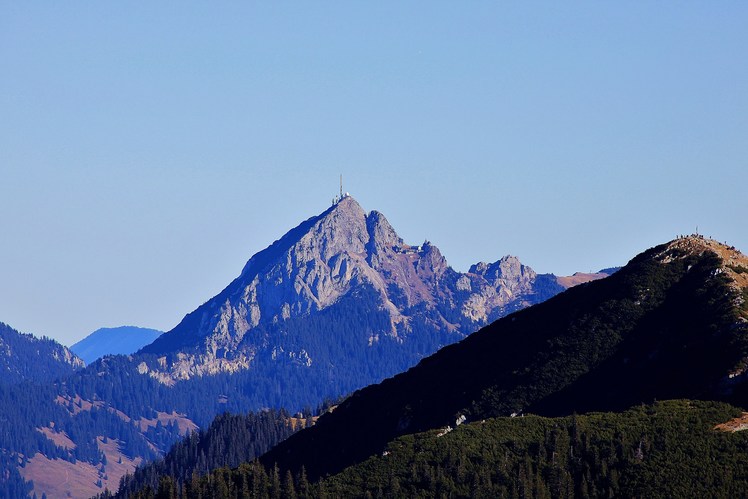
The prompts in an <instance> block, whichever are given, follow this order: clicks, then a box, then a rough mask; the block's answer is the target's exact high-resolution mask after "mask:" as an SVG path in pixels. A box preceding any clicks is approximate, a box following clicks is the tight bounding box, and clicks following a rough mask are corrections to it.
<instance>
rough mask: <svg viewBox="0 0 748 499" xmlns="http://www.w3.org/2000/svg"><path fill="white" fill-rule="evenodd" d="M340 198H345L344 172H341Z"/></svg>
mask: <svg viewBox="0 0 748 499" xmlns="http://www.w3.org/2000/svg"><path fill="white" fill-rule="evenodd" d="M340 199H343V174H342V173H341V174H340Z"/></svg>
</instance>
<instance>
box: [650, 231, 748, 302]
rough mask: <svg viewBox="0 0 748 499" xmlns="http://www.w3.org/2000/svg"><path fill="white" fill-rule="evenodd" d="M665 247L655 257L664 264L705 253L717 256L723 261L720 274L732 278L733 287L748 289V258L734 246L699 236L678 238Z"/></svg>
mask: <svg viewBox="0 0 748 499" xmlns="http://www.w3.org/2000/svg"><path fill="white" fill-rule="evenodd" d="M664 246H665V247H664V249H663V250H662V251H659V252H658V253H657V254H656V255H655V259H657V260H658V261H660V262H662V263H669V262H671V261H673V260H678V259H682V258H686V257H689V256H701V255H704V254H705V253H712V254H716V255H717V257H719V259H720V260H721V261H722V265H721V266H720V272H722V273H724V274H726V275H727V276H728V277H729V278H730V280H731V281H732V282H733V287H737V288H741V289H748V256H746V255H744V254H743V253H741V252H740V251H739V250H738V249H736V248H735V247H734V246H730V245H728V244H727V243H721V242H719V241H716V240H714V239H711V238H708V237H704V236H702V235H699V234H692V235H690V236H683V237H679V238H676V239H674V240H672V241H670V242H669V243H667V244H665V245H664Z"/></svg>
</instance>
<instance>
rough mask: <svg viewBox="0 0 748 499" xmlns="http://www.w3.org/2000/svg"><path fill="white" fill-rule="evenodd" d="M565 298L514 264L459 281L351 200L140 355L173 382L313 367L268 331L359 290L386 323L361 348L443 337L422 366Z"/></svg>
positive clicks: (251, 267) (280, 245)
mask: <svg viewBox="0 0 748 499" xmlns="http://www.w3.org/2000/svg"><path fill="white" fill-rule="evenodd" d="M562 289H563V287H562V286H560V285H559V284H558V283H557V282H556V280H555V277H553V276H541V275H538V274H536V273H535V272H534V271H533V270H532V269H531V268H529V267H527V266H525V265H522V264H521V263H520V261H519V260H518V259H517V258H516V257H512V256H507V257H504V258H502V259H500V260H499V261H497V262H495V263H490V264H488V263H479V264H476V265H473V266H472V267H471V268H470V270H469V271H468V272H467V273H460V272H457V271H455V270H453V269H452V268H451V267H450V266H449V264H448V263H447V261H446V259H445V258H444V256H442V254H441V252H440V251H439V249H438V248H437V247H436V246H434V245H432V244H430V243H428V242H425V243H424V244H422V245H420V246H411V245H409V244H406V243H405V242H403V240H402V238H400V237H399V236H398V235H397V233H396V232H395V230H394V229H393V228H392V226H391V225H390V224H389V222H388V221H387V219H386V218H385V216H384V215H383V214H381V213H379V212H377V211H372V212H370V213H366V212H365V211H364V210H363V208H362V207H361V206H360V205H359V204H358V203H357V202H356V200H355V199H353V198H352V197H350V196H347V197H344V198H343V199H341V200H340V201H339V202H338V203H336V204H335V205H333V206H332V207H331V208H330V209H328V210H327V211H325V212H324V213H322V214H321V215H319V216H317V217H313V218H311V219H309V220H307V221H305V222H304V223H302V224H301V225H299V226H298V227H296V228H295V229H293V230H291V231H290V232H288V233H287V234H286V235H285V236H283V237H282V238H281V239H279V240H278V241H276V242H275V243H273V244H272V245H270V246H269V247H268V248H267V249H265V250H263V251H261V252H260V253H258V254H256V255H255V256H253V257H252V258H251V259H250V260H249V261H248V262H247V264H246V265H245V267H244V269H243V270H242V272H241V274H240V276H239V277H238V278H237V279H236V280H234V281H233V282H232V283H231V284H230V285H229V286H228V287H227V288H226V289H225V290H224V291H222V292H221V293H220V294H219V295H217V296H216V297H214V298H213V299H211V300H209V301H208V302H207V303H205V304H204V305H202V306H201V307H199V308H198V309H197V310H196V311H194V312H192V313H191V314H189V315H188V316H187V317H185V319H184V320H183V321H182V322H181V323H180V324H179V325H178V326H177V327H175V328H174V329H173V330H172V331H170V332H168V333H166V334H164V335H163V336H162V337H161V338H159V339H158V340H156V341H155V342H154V343H153V344H151V345H149V346H148V347H146V348H144V349H143V350H142V352H143V353H153V354H156V355H158V356H161V361H160V362H159V364H158V366H154V365H145V366H144V367H143V368H142V371H143V372H146V371H147V372H149V373H150V374H151V375H152V376H154V377H159V378H160V379H163V380H164V381H166V382H171V381H169V380H178V379H188V378H190V377H192V376H195V375H205V374H215V373H217V372H225V371H235V370H240V369H246V368H249V367H250V366H251V365H252V363H253V360H254V359H255V358H256V357H257V355H260V354H261V352H263V351H266V352H274V353H275V355H278V353H279V352H282V354H283V355H292V356H294V358H295V359H296V360H297V361H301V362H303V363H312V362H315V358H314V357H313V356H312V355H311V352H310V349H309V348H304V345H299V344H294V345H293V346H291V345H290V344H292V343H297V342H295V341H293V339H292V338H289V337H288V336H289V335H288V334H286V335H285V336H283V337H279V336H277V335H276V336H273V334H271V333H269V332H268V331H269V330H272V329H273V326H276V329H277V326H278V325H281V324H283V323H285V322H287V321H292V320H294V319H297V318H302V317H308V316H313V315H314V314H319V313H321V312H323V311H325V310H330V309H335V308H336V307H337V308H341V307H343V298H344V297H350V296H353V294H355V293H356V292H361V290H366V295H367V297H368V298H367V299H368V300H369V301H371V305H372V307H373V309H372V313H376V314H384V316H385V317H386V324H383V325H382V324H380V325H379V327H378V328H375V329H371V328H369V331H368V334H367V336H366V337H365V338H360V341H361V342H363V343H364V344H365V345H367V346H372V345H373V344H375V343H377V342H380V341H390V342H396V343H399V344H403V343H407V342H408V341H409V340H410V337H411V336H413V335H415V334H420V335H428V334H432V336H434V337H435V338H436V337H437V336H436V335H434V334H433V333H435V332H438V333H439V334H441V336H439V338H440V339H439V340H438V341H437V342H429V341H426V343H430V345H429V346H428V347H426V348H424V349H421V350H419V351H417V352H414V357H413V358H414V360H417V358H420V357H422V356H424V355H428V354H430V353H432V352H433V351H434V350H435V349H436V348H438V347H439V346H441V345H443V344H444V343H448V342H452V341H456V340H458V339H460V338H462V337H464V336H466V335H467V334H469V333H471V332H473V331H474V330H476V329H478V328H480V327H481V326H483V325H485V324H487V323H488V322H490V321H492V320H494V319H496V318H498V317H501V316H503V315H505V314H506V313H508V312H511V311H514V310H517V309H520V308H523V307H526V306H528V305H531V304H533V303H537V302H539V301H542V300H544V299H546V298H548V297H550V296H552V295H553V294H555V293H557V292H559V291H561V290H562ZM340 313H345V312H344V311H340ZM429 330H430V331H429ZM290 334H291V335H292V334H293V333H290ZM445 335H446V337H447V338H446V340H445V339H444V338H445ZM419 341H421V342H423V341H424V339H423V338H421V339H420V340H419Z"/></svg>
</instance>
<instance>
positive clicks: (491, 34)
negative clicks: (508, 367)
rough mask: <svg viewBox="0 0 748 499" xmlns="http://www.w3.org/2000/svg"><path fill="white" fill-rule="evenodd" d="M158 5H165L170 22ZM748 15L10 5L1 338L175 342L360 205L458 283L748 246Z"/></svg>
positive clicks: (0, 150)
mask: <svg viewBox="0 0 748 499" xmlns="http://www.w3.org/2000/svg"><path fill="white" fill-rule="evenodd" d="M156 4H157V5H156ZM747 26H748V3H746V2H719V3H714V2H513V3H508V2H507V3H505V2H467V3H466V2H445V3H441V2H431V1H429V2H298V3H291V2H262V3H259V2H258V3H250V2H228V3H224V2H181V1H180V2H176V1H175V2H13V1H9V0H6V1H0V233H1V234H2V236H1V239H0V321H3V322H7V323H9V324H10V325H12V326H13V327H15V328H17V329H20V330H22V331H26V332H32V333H34V334H37V335H42V334H46V335H48V336H52V337H54V338H56V339H59V340H60V341H61V342H63V343H65V344H71V343H73V342H75V341H77V340H78V339H80V338H81V337H83V336H84V335H86V334H88V333H90V332H91V331H93V330H94V329H96V328H98V327H102V326H115V325H122V324H134V325H140V326H145V327H155V328H160V329H169V328H171V327H173V326H174V325H175V324H176V323H177V322H178V321H179V320H180V319H181V318H182V316H183V315H184V314H186V313H188V312H190V311H191V310H193V309H194V308H195V307H196V306H198V305H200V304H201V303H202V302H204V301H205V300H207V299H208V298H210V297H211V296H212V295H214V294H215V293H217V292H218V291H220V290H221V289H222V288H223V287H224V286H225V285H226V284H228V282H230V280H231V279H232V278H234V277H235V276H236V275H238V273H239V272H240V271H241V268H242V266H243V265H244V263H245V262H246V260H247V259H248V258H249V257H250V256H251V255H252V254H254V253H255V252H257V251H258V250H260V249H262V248H264V247H265V246H267V245H268V244H270V243H271V242H272V241H273V240H275V239H277V238H278V237H280V236H281V235H282V234H283V233H284V232H285V231H286V230H287V229H289V228H291V227H292V226H294V225H296V224H297V223H299V222H300V221H301V220H303V219H306V218H308V217H310V216H312V215H315V214H317V213H319V212H321V211H322V210H324V209H325V208H326V207H327V206H328V205H329V203H330V199H331V198H332V196H333V195H334V194H335V193H336V191H337V188H338V175H339V173H343V175H344V178H345V184H346V186H345V187H346V190H349V191H350V192H351V193H352V194H353V195H354V197H355V198H356V199H357V200H358V201H359V202H360V203H361V204H362V206H363V207H364V208H365V209H367V210H372V209H376V210H379V211H381V212H383V213H384V214H385V215H386V216H387V217H388V219H389V220H390V222H391V223H392V224H393V226H394V227H395V229H396V230H398V232H399V233H400V234H401V236H402V237H403V238H404V239H405V240H406V241H407V242H410V243H412V244H418V243H421V242H422V241H423V240H424V239H428V240H430V241H432V242H433V243H434V244H435V245H437V246H438V247H439V248H440V249H441V250H442V252H443V253H444V255H445V256H446V257H447V259H448V261H449V262H450V263H451V264H452V265H453V267H455V268H456V269H458V270H467V268H468V266H469V265H470V264H471V263H474V262H477V261H480V260H484V261H494V260H496V259H498V258H499V257H501V256H502V255H505V254H513V255H517V256H518V257H519V258H520V259H521V260H522V261H523V262H524V263H526V264H528V265H530V266H531V267H533V268H534V269H536V270H537V271H539V272H555V273H558V274H570V273H572V272H574V271H589V270H597V269H599V268H601V267H606V266H611V265H618V264H624V263H626V261H628V259H630V258H631V257H632V256H634V255H635V254H636V253H638V252H640V251H642V250H644V249H646V248H648V247H650V246H652V245H654V244H657V243H660V242H665V241H667V240H669V239H671V238H673V237H674V236H676V235H677V234H681V233H690V232H693V231H694V230H695V228H696V225H698V226H699V229H700V231H701V232H702V233H704V234H706V235H712V236H714V237H715V238H717V239H719V240H727V241H728V242H730V243H731V244H734V245H736V246H737V247H738V248H739V249H741V250H743V251H748V201H747V199H748V193H747V191H746V186H748V59H747V58H746V55H747V54H748V29H746V27H747Z"/></svg>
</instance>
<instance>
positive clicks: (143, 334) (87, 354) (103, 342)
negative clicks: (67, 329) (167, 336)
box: [70, 326, 163, 364]
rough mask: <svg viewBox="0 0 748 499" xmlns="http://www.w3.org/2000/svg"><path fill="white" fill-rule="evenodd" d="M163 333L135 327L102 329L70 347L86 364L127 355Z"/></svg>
mask: <svg viewBox="0 0 748 499" xmlns="http://www.w3.org/2000/svg"><path fill="white" fill-rule="evenodd" d="M162 333H163V331H157V330H156V329H147V328H142V327H135V326H121V327H103V328H101V329H97V330H96V331H94V332H93V333H91V334H89V335H88V336H86V337H85V338H83V339H82V340H80V341H79V342H78V343H76V344H75V345H73V346H71V347H70V350H72V351H73V353H75V354H76V355H77V356H78V357H80V358H81V359H83V360H84V361H85V362H86V364H90V363H92V362H93V361H95V360H96V359H99V358H101V357H103V356H104V355H114V354H123V355H129V354H131V353H134V352H136V351H138V350H140V349H141V348H143V347H144V346H146V345H148V344H149V343H151V342H152V341H153V340H155V339H156V338H158V337H159V336H161V334H162Z"/></svg>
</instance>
